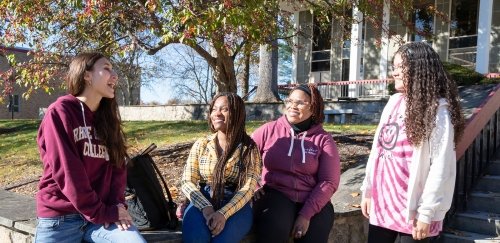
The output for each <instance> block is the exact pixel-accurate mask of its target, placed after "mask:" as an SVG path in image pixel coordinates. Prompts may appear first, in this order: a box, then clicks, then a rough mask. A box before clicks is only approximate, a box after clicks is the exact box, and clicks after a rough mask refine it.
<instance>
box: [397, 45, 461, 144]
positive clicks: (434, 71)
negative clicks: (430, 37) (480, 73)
mask: <svg viewBox="0 0 500 243" xmlns="http://www.w3.org/2000/svg"><path fill="white" fill-rule="evenodd" d="M396 54H400V55H401V58H402V68H403V70H402V72H403V83H404V93H405V96H406V99H407V105H406V106H407V108H406V118H405V124H406V134H407V136H408V140H409V142H410V143H411V144H414V145H419V144H420V143H421V142H422V141H423V140H425V139H427V138H429V137H430V134H431V131H432V129H433V128H434V127H435V126H436V114H437V109H438V105H439V99H440V98H444V99H446V101H447V102H448V104H449V107H448V109H449V112H450V114H451V122H452V124H453V129H454V131H455V137H454V142H455V144H457V143H458V141H459V140H460V137H461V136H462V133H463V129H464V118H463V115H462V111H461V108H460V102H459V96H458V89H457V85H456V83H455V81H454V80H452V79H451V78H450V75H449V74H448V73H447V72H446V70H445V69H444V67H443V64H442V63H441V60H440V59H439V55H438V54H437V53H436V52H435V51H434V50H433V49H432V47H431V46H430V45H429V44H427V43H424V42H412V43H407V44H405V45H403V46H401V47H399V49H398V51H397V52H396V53H395V55H396Z"/></svg>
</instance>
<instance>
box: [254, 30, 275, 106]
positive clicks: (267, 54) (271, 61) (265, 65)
mask: <svg viewBox="0 0 500 243" xmlns="http://www.w3.org/2000/svg"><path fill="white" fill-rule="evenodd" d="M259 56H260V57H259V58H260V60H259V63H260V64H259V85H258V86H257V94H255V98H254V99H253V101H254V102H262V103H263V102H276V101H280V98H279V95H278V41H277V40H274V41H272V43H271V48H269V45H261V46H260V53H259Z"/></svg>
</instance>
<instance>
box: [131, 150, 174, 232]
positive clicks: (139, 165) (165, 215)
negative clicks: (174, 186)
mask: <svg viewBox="0 0 500 243" xmlns="http://www.w3.org/2000/svg"><path fill="white" fill-rule="evenodd" d="M154 149H156V145H155V144H154V143H153V144H151V145H150V146H149V147H148V148H146V150H144V151H143V152H142V153H141V154H139V155H137V156H135V157H133V158H132V160H131V163H130V164H129V165H128V168H127V187H126V188H125V201H126V202H127V205H128V212H129V214H130V216H131V217H132V220H133V222H134V225H135V226H137V228H138V229H139V230H151V229H159V228H165V227H166V228H169V229H175V228H176V227H177V224H178V219H177V217H176V214H175V210H176V208H177V205H176V204H175V203H174V202H173V200H172V196H171V195H170V191H169V190H168V187H167V183H165V179H164V178H163V176H162V175H161V173H160V170H159V169H158V167H157V166H156V164H155V162H154V160H153V158H151V156H150V155H149V153H150V152H151V151H153V150H154ZM158 177H159V178H160V179H161V181H162V183H163V188H164V189H165V191H166V193H167V197H168V201H167V200H166V199H165V196H164V194H163V189H162V186H161V185H160V182H159V180H158Z"/></svg>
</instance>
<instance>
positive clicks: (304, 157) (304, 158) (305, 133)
mask: <svg viewBox="0 0 500 243" xmlns="http://www.w3.org/2000/svg"><path fill="white" fill-rule="evenodd" d="M306 135H307V131H305V132H304V135H303V136H302V141H301V142H300V145H301V147H302V164H305V163H306V150H305V149H304V138H305V137H306Z"/></svg>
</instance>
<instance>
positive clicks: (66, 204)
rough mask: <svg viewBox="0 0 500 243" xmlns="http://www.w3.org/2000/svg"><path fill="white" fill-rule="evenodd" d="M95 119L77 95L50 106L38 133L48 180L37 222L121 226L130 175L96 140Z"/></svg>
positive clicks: (41, 184) (42, 185)
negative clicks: (72, 217) (74, 219)
mask: <svg viewBox="0 0 500 243" xmlns="http://www.w3.org/2000/svg"><path fill="white" fill-rule="evenodd" d="M93 118H94V113H93V112H92V111H91V110H90V109H89V108H88V107H87V106H86V105H85V103H83V102H80V100H78V99H77V98H76V97H74V96H72V95H65V96H62V97H60V98H58V99H57V101H56V102H54V103H53V104H51V105H50V106H49V108H48V109H47V112H46V113H45V116H44V119H43V121H42V123H41V125H40V129H39V130H38V138H37V142H38V149H39V151H40V157H41V159H42V161H43V167H44V168H43V176H42V178H41V179H40V182H39V184H38V188H39V191H38V193H37V195H36V201H37V215H38V217H55V216H62V215H68V214H75V213H78V214H81V215H83V216H84V217H85V219H86V220H88V221H90V222H92V223H95V224H104V223H111V222H116V221H118V207H117V204H119V203H122V204H124V202H125V198H124V190H125V184H126V169H125V168H117V167H115V166H113V165H112V164H111V163H110V161H109V155H108V151H107V148H106V146H104V145H103V141H100V140H99V138H96V136H95V135H96V133H95V128H94V123H93Z"/></svg>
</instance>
